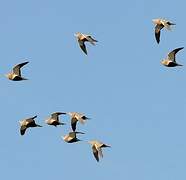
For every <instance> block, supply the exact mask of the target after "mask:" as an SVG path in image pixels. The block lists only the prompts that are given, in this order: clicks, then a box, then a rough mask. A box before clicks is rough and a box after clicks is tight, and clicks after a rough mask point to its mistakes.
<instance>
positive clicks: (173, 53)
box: [168, 47, 184, 62]
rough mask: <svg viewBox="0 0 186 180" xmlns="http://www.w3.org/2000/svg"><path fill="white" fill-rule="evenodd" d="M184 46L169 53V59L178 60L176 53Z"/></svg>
mask: <svg viewBox="0 0 186 180" xmlns="http://www.w3.org/2000/svg"><path fill="white" fill-rule="evenodd" d="M183 48H184V47H181V48H176V49H174V50H173V51H171V52H170V53H169V54H168V59H169V60H171V61H174V62H176V57H175V56H176V53H177V52H178V51H180V50H182V49H183Z"/></svg>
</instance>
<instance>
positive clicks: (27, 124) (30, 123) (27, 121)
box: [19, 116, 42, 135]
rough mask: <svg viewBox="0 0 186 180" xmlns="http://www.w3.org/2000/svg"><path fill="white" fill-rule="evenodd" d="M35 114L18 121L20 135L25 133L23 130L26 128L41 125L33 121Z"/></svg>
mask: <svg viewBox="0 0 186 180" xmlns="http://www.w3.org/2000/svg"><path fill="white" fill-rule="evenodd" d="M36 117H37V116H34V117H31V118H27V119H24V120H22V121H19V123H20V125H21V127H20V133H21V135H24V134H25V131H26V129H27V128H30V127H42V126H40V125H38V124H36V123H35V120H34V119H35V118H36Z"/></svg>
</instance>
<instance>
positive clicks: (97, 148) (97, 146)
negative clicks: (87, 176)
mask: <svg viewBox="0 0 186 180" xmlns="http://www.w3.org/2000/svg"><path fill="white" fill-rule="evenodd" d="M88 143H89V144H91V145H92V152H93V155H94V157H95V159H96V160H97V161H98V162H99V157H101V158H103V152H102V149H101V148H104V147H111V146H109V145H107V144H104V143H102V142H100V141H97V140H93V141H89V142H88Z"/></svg>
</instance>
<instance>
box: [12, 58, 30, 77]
mask: <svg viewBox="0 0 186 180" xmlns="http://www.w3.org/2000/svg"><path fill="white" fill-rule="evenodd" d="M28 63H29V62H28V61H27V62H24V63H20V64H17V65H16V66H14V67H13V72H14V73H15V74H16V75H18V76H21V70H20V69H21V68H22V67H23V66H24V65H26V64H28Z"/></svg>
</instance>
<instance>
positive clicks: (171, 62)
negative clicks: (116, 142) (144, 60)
mask: <svg viewBox="0 0 186 180" xmlns="http://www.w3.org/2000/svg"><path fill="white" fill-rule="evenodd" d="M152 21H153V23H154V24H155V38H156V41H157V43H158V44H159V43H160V33H161V30H162V29H163V28H165V29H167V30H171V26H173V25H175V24H174V23H172V22H170V21H167V20H165V19H153V20H152ZM75 36H76V38H77V41H78V44H79V46H80V48H81V50H82V51H83V52H84V53H85V54H86V55H87V49H86V45H85V42H89V43H91V44H92V45H95V43H96V42H98V41H97V40H95V39H94V38H92V37H91V35H86V34H82V33H80V32H78V33H76V34H75ZM181 49H183V47H181V48H176V49H174V50H173V51H171V52H170V53H168V56H167V58H166V59H164V60H162V61H161V63H162V64H163V65H164V66H167V67H175V66H182V65H181V64H178V63H177V62H176V58H175V56H176V53H177V52H178V51H180V50H181ZM26 64H28V61H27V62H23V63H20V64H18V65H15V66H14V67H13V70H12V72H10V73H8V74H6V77H7V78H8V79H9V80H12V81H21V80H27V79H26V78H24V77H22V75H21V68H22V67H23V66H24V65H26ZM60 115H69V116H70V118H71V128H72V131H71V132H69V133H68V134H67V135H65V136H63V140H64V141H65V142H67V143H74V142H78V141H81V140H80V139H78V138H77V134H84V133H83V132H78V131H76V125H77V122H80V123H81V124H84V123H85V122H86V120H88V119H89V118H88V117H87V116H85V115H84V114H81V113H78V112H54V113H52V114H51V117H50V118H49V119H47V120H46V121H45V123H46V124H48V125H52V126H58V125H64V124H65V123H63V122H60V120H59V116H60ZM36 117H37V116H34V117H31V118H27V119H24V120H22V121H20V134H21V135H24V134H25V132H26V129H27V128H31V127H42V126H41V125H38V124H36V122H35V118H36ZM88 142H89V143H90V144H91V146H92V151H93V155H94V157H95V159H96V160H97V161H99V157H103V153H102V148H103V147H110V146H109V145H107V144H104V143H102V142H100V141H98V140H92V141H88Z"/></svg>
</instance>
